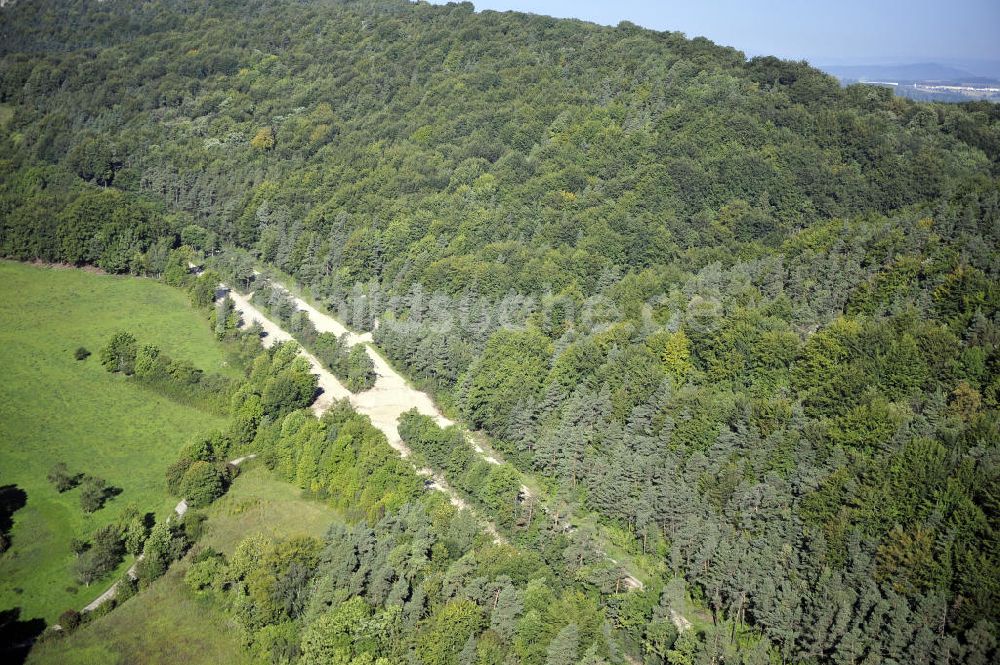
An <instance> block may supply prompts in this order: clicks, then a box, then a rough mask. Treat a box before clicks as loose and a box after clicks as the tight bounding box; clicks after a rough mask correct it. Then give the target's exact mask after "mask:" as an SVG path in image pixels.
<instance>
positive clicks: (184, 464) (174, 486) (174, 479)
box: [167, 457, 194, 496]
mask: <svg viewBox="0 0 1000 665" xmlns="http://www.w3.org/2000/svg"><path fill="white" fill-rule="evenodd" d="M193 463H194V462H193V461H192V460H191V459H189V458H187V457H182V458H180V459H179V460H177V461H176V462H174V463H173V464H171V465H170V466H168V467H167V491H168V492H170V493H171V494H172V495H173V496H181V493H182V490H181V483H182V482H183V481H184V474H185V473H187V470H188V469H189V468H191V465H192V464H193Z"/></svg>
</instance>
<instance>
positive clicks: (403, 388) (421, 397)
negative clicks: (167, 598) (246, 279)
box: [230, 279, 678, 623]
mask: <svg viewBox="0 0 1000 665" xmlns="http://www.w3.org/2000/svg"><path fill="white" fill-rule="evenodd" d="M270 283H271V286H273V287H276V288H279V289H281V290H283V291H285V293H287V294H288V296H289V297H290V298H291V299H292V301H293V302H294V304H295V306H296V307H297V308H298V309H300V310H302V311H304V312H306V314H307V315H308V317H309V320H310V321H312V324H313V326H315V328H316V331H317V332H320V333H323V332H329V333H332V334H334V335H337V336H338V337H340V336H341V335H346V336H347V341H348V343H349V344H364V345H365V351H366V352H367V354H368V356H369V357H370V358H371V359H372V362H374V364H375V372H376V374H377V375H378V377H377V379H376V380H375V385H374V387H372V388H371V389H369V390H366V391H364V392H360V393H357V394H354V393H351V392H350V391H348V390H347V389H346V388H344V387H343V385H342V384H341V383H340V382H339V381H338V380H337V379H336V377H334V376H333V374H332V373H330V372H329V371H328V370H326V369H325V368H323V367H322V366H321V365H320V363H319V361H318V360H316V358H314V357H313V356H312V355H311V354H308V353H305V352H303V353H304V354H305V355H306V357H307V358H309V362H310V363H311V364H312V365H313V369H314V371H317V372H319V373H320V377H321V380H320V386H321V387H322V388H323V389H324V395H323V396H321V397H320V399H319V400H317V402H316V403H315V404H314V405H313V409H314V410H316V411H317V413H322V412H323V411H324V410H325V409H326V408H327V407H329V405H330V404H331V403H332V400H333V399H341V398H343V397H347V399H349V400H350V402H351V404H352V405H353V406H354V408H355V409H356V410H357V411H359V412H360V413H364V414H366V415H368V416H369V417H370V418H371V419H372V424H373V425H375V426H376V427H377V428H378V429H380V430H381V431H382V432H384V433H385V435H386V438H388V439H389V444H390V445H391V446H392V447H393V448H395V449H396V450H397V451H399V453H400V455H402V456H403V457H404V458H405V457H408V456H409V455H410V450H409V448H408V447H407V446H406V444H405V443H404V442H403V440H402V438H401V437H400V435H399V430H398V428H397V421H398V419H399V416H400V415H402V414H403V413H404V412H406V411H408V410H410V409H412V408H416V409H417V411H418V412H420V413H421V414H424V415H426V416H430V417H431V418H433V419H434V421H435V422H436V423H437V424H438V425H439V426H441V427H448V426H450V425H454V424H455V423H454V421H452V420H450V419H448V418H447V417H445V416H444V415H443V414H442V413H441V412H440V411H439V410H438V408H437V405H436V404H435V403H434V400H432V399H431V397H430V396H429V395H427V393H424V392H421V391H419V390H417V389H415V388H413V387H412V386H410V385H409V383H407V381H406V379H405V378H403V376H402V375H400V374H399V373H398V372H397V371H396V370H395V369H393V368H392V366H391V365H390V364H389V363H388V362H387V361H386V360H385V358H383V357H382V356H381V355H379V354H378V353H377V352H376V351H375V350H374V349H373V348H372V347H371V346H370V344H369V343H370V342H372V334H371V333H370V332H365V333H362V334H358V333H355V332H352V331H350V330H348V329H347V328H346V327H345V326H344V325H343V324H342V323H341V322H340V321H338V320H337V319H335V318H333V317H332V316H330V315H329V314H326V313H324V312H321V311H320V310H318V309H317V308H316V307H314V306H312V305H310V304H309V303H308V302H306V301H305V300H303V299H302V298H300V297H298V296H297V295H295V294H294V293H293V292H291V291H290V290H289V289H288V288H287V287H285V286H284V285H283V284H281V283H279V282H276V281H274V280H273V279H271V280H270ZM230 295H231V297H232V298H233V301H234V302H235V303H236V308H237V309H240V310H242V311H243V312H244V314H245V315H247V313H248V312H249V313H250V314H249V316H250V317H251V319H252V320H260V319H264V321H266V323H267V325H265V324H264V322H263V321H262V323H261V325H265V327H264V330H265V332H268V334H269V335H268V336H269V337H270V335H271V329H274V330H275V331H276V334H280V337H278V338H277V339H279V340H284V339H292V336H291V335H289V334H288V333H287V332H285V331H284V330H282V329H281V328H280V327H278V326H277V325H276V324H274V323H273V322H271V321H269V320H267V319H266V317H264V316H263V315H262V314H261V313H260V311H259V310H257V309H256V308H255V307H254V306H253V305H252V304H251V303H250V302H249V300H248V299H247V298H246V297H245V296H242V295H240V294H238V293H236V292H230ZM268 326H270V327H268ZM267 339H268V338H267V337H265V344H268V342H267ZM271 343H273V342H271ZM324 374H326V375H327V376H328V378H327V377H324V376H323V375H324ZM325 381H330V382H333V383H334V384H335V387H334V388H333V390H332V391H331V394H332V395H333V397H332V398H330V397H327V392H326V390H327V388H326V385H325V383H324V382H325ZM466 439H467V440H468V442H469V445H470V446H472V448H473V449H474V450H475V452H476V454H477V455H479V456H480V457H481V458H482V459H483V460H485V461H486V462H488V463H490V464H500V463H502V460H500V459H497V457H495V456H494V455H495V453H493V452H492V451H487V450H485V449H484V448H483V446H481V445H479V444H478V443H476V441H474V440H473V439H472V437H471V436H469V434H468V432H466ZM420 473H421V474H422V475H425V476H430V477H433V482H434V485H437V486H438V487H437V489H442V490H443V491H446V492H447V493H448V495H449V497H450V498H451V500H452V503H453V504H455V505H462V506H465V505H466V503H465V502H464V501H463V500H462V498H461V497H460V496H458V495H457V494H456V493H455V492H454V490H452V489H451V488H449V487H448V486H447V483H446V481H445V479H444V477H443V476H442V475H441V474H434V473H433V471H432V470H431V469H421V470H420ZM521 492H522V493H523V494H524V495H526V496H527V495H530V494H531V491H530V490H529V488H528V487H526V486H524V485H522V486H521ZM543 509H544V505H543ZM490 529H491V533H492V534H493V535H494V536H495V537H499V536H498V534H497V532H496V530H495V529H494V528H493V527H492V525H490ZM612 561H613V560H612ZM614 563H616V565H618V564H617V562H614ZM623 581H624V583H625V584H626V585H627V586H628V587H629V588H632V589H641V588H643V583H642V581H641V580H639V579H638V578H637V577H636V576H634V575H632V574H630V573H626V575H625V577H624V578H623ZM675 623H678V622H675Z"/></svg>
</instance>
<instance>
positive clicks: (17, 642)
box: [0, 607, 45, 665]
mask: <svg viewBox="0 0 1000 665" xmlns="http://www.w3.org/2000/svg"><path fill="white" fill-rule="evenodd" d="M43 630H45V620H44V619H28V620H27V621H22V620H21V608H20V607H13V608H11V609H9V610H2V611H0V661H2V662H4V663H13V664H15V665H20V663H23V662H24V661H25V660H27V658H28V652H29V651H31V646H32V645H33V644H34V643H35V640H36V639H38V636H39V635H41V634H42V631H43Z"/></svg>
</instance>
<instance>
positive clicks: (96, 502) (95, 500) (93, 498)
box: [80, 476, 108, 513]
mask: <svg viewBox="0 0 1000 665" xmlns="http://www.w3.org/2000/svg"><path fill="white" fill-rule="evenodd" d="M107 498H108V484H107V482H105V481H104V479H103V478H97V477H95V476H87V477H86V478H85V479H84V480H83V488H82V489H81V490H80V507H81V508H83V510H84V512H88V513H93V512H96V511H98V510H100V509H101V508H103V507H104V502H105V501H106V500H107Z"/></svg>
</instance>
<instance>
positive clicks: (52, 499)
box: [0, 262, 232, 623]
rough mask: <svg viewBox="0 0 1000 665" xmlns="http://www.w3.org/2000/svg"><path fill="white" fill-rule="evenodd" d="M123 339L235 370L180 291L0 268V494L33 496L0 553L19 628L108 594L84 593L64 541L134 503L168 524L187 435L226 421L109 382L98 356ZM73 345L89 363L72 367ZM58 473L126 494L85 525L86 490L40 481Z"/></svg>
mask: <svg viewBox="0 0 1000 665" xmlns="http://www.w3.org/2000/svg"><path fill="white" fill-rule="evenodd" d="M123 329H124V330H129V331H131V332H132V333H133V334H135V335H136V337H137V338H138V339H139V340H140V342H150V343H154V344H157V345H158V346H160V347H161V348H162V349H163V350H164V351H166V352H167V353H169V354H170V355H172V356H173V357H175V358H184V359H188V360H190V361H192V362H193V363H194V364H195V365H197V366H198V367H200V368H202V369H204V370H206V371H214V372H220V371H221V372H228V371H232V370H230V369H229V368H227V367H226V358H225V352H224V349H223V348H222V347H221V346H220V345H219V344H218V343H217V342H216V341H215V339H214V337H213V335H212V334H211V331H210V330H209V326H208V324H207V323H206V321H205V319H204V317H203V315H202V314H201V313H200V312H197V311H195V310H194V309H193V308H192V307H191V305H190V304H189V302H188V299H187V296H186V295H185V294H184V293H182V292H181V291H179V290H177V289H174V288H171V287H168V286H165V285H163V284H160V283H157V282H155V281H152V280H148V279H138V278H128V277H112V276H104V275H98V274H93V273H90V272H85V271H82V270H73V269H59V268H46V267H38V266H30V265H23V264H17V263H10V262H0V371H2V380H0V485H10V484H13V485H17V486H18V487H19V488H21V489H22V490H24V491H25V492H26V493H27V504H26V505H25V506H24V507H23V508H21V509H20V510H18V511H17V512H16V513H14V515H13V520H14V526H13V528H12V530H11V532H10V536H11V541H12V542H11V548H10V550H8V551H7V552H5V553H4V554H2V555H0V609H7V608H12V607H19V608H21V618H22V619H28V618H36V617H40V618H44V619H45V620H46V621H48V622H49V623H51V622H53V621H54V620H55V619H56V618H57V617H58V615H59V613H60V612H62V611H63V610H65V609H68V608H75V609H80V608H82V607H83V606H84V605H85V604H87V603H88V602H90V601H91V600H92V599H93V598H94V597H96V596H97V595H98V594H99V593H100V592H101V591H103V590H104V588H105V587H107V586H108V584H110V582H111V580H112V579H113V578H111V577H109V578H107V579H106V580H102V581H101V582H99V583H96V584H93V585H91V586H90V587H89V588H87V587H77V585H76V582H75V580H74V579H73V573H72V565H73V561H74V555H73V553H72V552H71V550H70V541H71V540H72V539H73V538H87V537H89V535H90V534H91V533H92V532H93V531H94V530H95V529H96V528H98V527H100V526H103V525H104V524H107V523H109V522H112V521H114V520H115V519H116V518H117V516H118V515H119V514H120V513H121V511H122V510H123V508H124V507H125V506H126V505H128V504H130V503H132V504H135V506H136V507H138V508H139V509H140V510H141V511H143V512H155V513H156V514H157V515H158V516H159V517H161V518H162V517H164V516H166V515H167V514H169V512H170V511H171V509H172V507H173V505H174V504H175V503H176V501H175V500H174V499H172V498H170V497H168V496H167V494H166V490H165V486H164V480H163V474H164V470H165V469H166V467H167V466H168V465H169V464H170V462H171V461H173V459H174V457H175V455H176V453H177V451H178V450H179V449H180V448H181V447H182V446H183V445H184V444H185V443H186V442H187V441H189V440H190V439H191V438H192V437H194V436H195V435H197V434H200V433H206V432H209V431H211V430H213V429H215V428H219V427H221V426H223V424H224V423H223V420H222V419H221V418H220V417H218V416H217V415H213V414H209V413H205V412H203V411H201V410H198V409H195V408H191V407H188V406H183V405H180V404H177V403H175V402H173V401H171V400H169V399H167V398H165V397H162V396H160V395H158V394H156V393H154V392H151V391H149V390H147V389H145V388H143V387H141V386H139V385H136V384H134V383H132V382H131V381H130V380H129V379H127V378H126V377H123V376H120V375H113V374H109V373H108V372H106V371H105V370H104V368H103V367H102V366H101V364H100V361H99V360H98V351H99V349H100V347H101V346H103V345H104V344H105V343H106V341H107V340H108V339H109V338H110V336H111V335H112V334H113V333H114V332H116V331H118V330H123ZM79 346H84V347H86V348H87V349H89V350H90V351H91V352H92V353H93V355H92V356H90V357H89V358H88V359H86V360H84V361H77V360H75V359H74V357H73V352H74V350H75V349H76V348H77V347H79ZM56 462H65V463H66V464H67V466H68V467H69V470H70V472H72V473H88V474H92V475H96V476H100V477H102V478H104V479H106V480H107V481H108V483H110V484H111V485H113V486H115V487H119V488H121V489H122V490H123V491H122V493H121V494H120V495H119V496H117V497H115V498H113V499H112V500H110V501H109V502H108V503H107V504H106V505H105V507H104V508H103V509H102V510H99V511H97V512H96V513H93V514H90V515H88V514H86V513H84V512H83V510H81V508H80V504H79V492H80V490H79V488H77V489H73V490H70V491H68V492H65V493H64V494H59V493H58V492H57V491H56V490H55V488H54V487H53V486H52V485H51V484H50V483H49V482H48V481H47V480H46V475H47V474H48V471H49V469H50V468H51V466H52V465H53V464H54V463H56ZM127 565H128V562H126V563H125V564H123V565H122V567H121V569H120V570H119V573H120V572H121V571H123V570H124V568H125V567H126V566H127Z"/></svg>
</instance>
